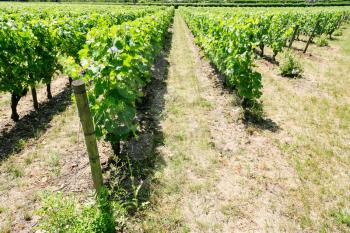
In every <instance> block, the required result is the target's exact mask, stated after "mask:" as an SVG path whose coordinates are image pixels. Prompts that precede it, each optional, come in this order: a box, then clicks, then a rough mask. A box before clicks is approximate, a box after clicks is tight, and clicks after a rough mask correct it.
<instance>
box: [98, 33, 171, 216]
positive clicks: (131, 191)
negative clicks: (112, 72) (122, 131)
mask: <svg viewBox="0 0 350 233" xmlns="http://www.w3.org/2000/svg"><path fill="white" fill-rule="evenodd" d="M171 40H172V32H171V31H169V32H168V33H167V35H166V37H165V43H164V47H163V51H162V52H161V54H160V55H159V56H158V57H157V58H156V60H155V65H154V67H153V71H152V76H153V79H152V81H151V83H150V84H149V85H147V88H146V89H145V90H144V93H145V96H144V98H143V100H142V103H140V104H139V107H138V112H137V121H138V122H139V124H140V127H139V131H138V132H137V137H133V138H131V139H130V140H129V141H127V142H123V143H122V149H121V153H120V155H119V156H118V158H114V161H113V160H110V161H109V162H108V164H106V165H104V169H103V170H104V173H105V175H106V177H107V180H106V183H107V187H108V189H109V190H110V191H111V197H110V198H112V199H115V200H120V201H121V202H122V203H123V206H124V207H126V209H127V210H128V212H129V214H134V213H135V212H136V211H137V210H138V209H139V208H140V207H141V206H142V203H146V202H147V201H148V200H149V197H150V193H151V191H152V189H151V185H152V184H154V180H152V177H153V174H154V173H155V171H157V170H159V169H162V167H164V166H165V162H164V160H163V158H162V156H161V155H160V154H159V152H158V148H159V147H160V146H162V145H163V143H164V136H163V133H162V129H161V125H160V120H161V118H162V113H163V110H164V105H165V99H164V96H165V94H166V93H167V85H166V78H167V76H168V67H169V62H168V60H167V59H168V54H169V53H170V49H171Z"/></svg>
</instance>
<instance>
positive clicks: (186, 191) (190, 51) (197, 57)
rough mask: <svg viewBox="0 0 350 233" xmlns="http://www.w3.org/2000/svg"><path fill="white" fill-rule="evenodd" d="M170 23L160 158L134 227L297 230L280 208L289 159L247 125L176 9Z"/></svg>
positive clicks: (291, 180) (292, 177)
mask: <svg viewBox="0 0 350 233" xmlns="http://www.w3.org/2000/svg"><path fill="white" fill-rule="evenodd" d="M173 28H174V31H173V39H172V49H171V52H170V57H169V62H170V66H169V75H168V79H167V89H168V93H167V94H166V96H165V113H164V116H163V119H162V121H161V125H162V131H163V133H164V145H163V146H162V147H161V148H159V151H160V153H161V154H162V156H163V157H164V160H165V163H166V165H165V168H164V170H163V171H161V173H160V174H156V177H155V179H157V180H158V182H157V184H156V187H155V188H154V190H155V191H154V194H153V197H152V200H151V202H153V204H152V205H155V206H156V207H154V208H153V209H152V210H147V211H145V213H143V214H144V216H143V218H144V220H143V221H142V223H139V225H138V226H137V227H138V230H139V229H140V228H142V230H143V231H146V232H159V231H164V232H181V231H185V232H187V231H190V232H263V231H269V232H271V231H275V232H280V231H283V230H284V231H293V230H294V231H297V230H298V228H297V227H296V226H295V225H294V224H293V216H288V211H287V210H286V208H285V207H286V206H287V205H286V203H288V204H291V201H290V200H289V201H288V202H286V201H285V200H286V199H288V193H291V192H292V191H293V190H294V189H295V187H296V186H297V184H296V174H295V172H294V170H293V168H292V166H291V165H290V164H289V163H288V160H287V159H286V158H285V157H284V155H283V154H281V153H280V151H279V150H278V149H277V148H275V146H273V144H272V142H269V141H268V140H267V138H265V137H264V136H263V134H264V132H263V131H258V132H257V131H255V132H251V131H250V130H247V128H246V126H245V125H244V124H243V123H242V120H241V109H240V107H239V106H238V105H236V104H235V100H234V99H235V98H234V96H233V95H232V94H230V93H228V92H227V91H225V90H224V88H223V87H222V85H221V83H220V82H219V81H218V80H219V78H218V76H217V75H216V74H215V71H214V70H213V69H212V67H211V66H210V64H209V63H208V61H207V60H205V59H204V58H203V57H202V56H201V53H200V50H199V49H198V47H197V46H196V45H195V44H194V39H193V37H192V35H191V33H190V31H189V29H188V28H187V26H186V24H185V22H184V21H183V19H182V18H181V16H180V15H179V13H176V15H175V20H174V27H173ZM295 205H296V206H295V208H297V204H296V203H295Z"/></svg>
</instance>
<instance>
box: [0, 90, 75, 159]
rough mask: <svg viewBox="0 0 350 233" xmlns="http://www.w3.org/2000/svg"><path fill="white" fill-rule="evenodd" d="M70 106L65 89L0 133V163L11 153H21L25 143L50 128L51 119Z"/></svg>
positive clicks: (69, 96) (69, 95) (69, 91)
mask: <svg viewBox="0 0 350 233" xmlns="http://www.w3.org/2000/svg"><path fill="white" fill-rule="evenodd" d="M70 104H71V90H70V88H68V87H66V88H65V89H63V91H61V92H60V93H59V94H57V95H55V96H54V97H53V98H52V99H51V100H49V101H47V102H45V103H42V104H40V105H39V110H38V111H34V110H33V111H31V112H29V113H28V114H27V115H26V116H24V117H23V118H21V119H20V121H18V122H17V123H16V124H15V125H14V126H13V127H12V128H11V129H10V130H8V131H6V129H4V130H2V131H1V132H0V162H1V161H2V160H4V159H6V158H8V157H9V156H10V155H11V154H13V153H18V152H20V151H22V149H23V145H24V144H25V142H26V141H28V140H29V139H32V138H37V137H39V136H40V135H42V134H43V132H44V131H46V130H47V129H48V128H50V124H49V123H50V122H51V120H52V118H53V117H54V116H55V115H57V114H59V113H61V112H63V111H65V109H66V108H67V107H68V106H69V105H70Z"/></svg>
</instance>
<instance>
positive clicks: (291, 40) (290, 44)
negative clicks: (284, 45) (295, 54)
mask: <svg viewBox="0 0 350 233" xmlns="http://www.w3.org/2000/svg"><path fill="white" fill-rule="evenodd" d="M298 30H299V25H296V26H295V28H294V32H293V35H292V38H291V39H290V41H289V45H288V48H291V47H292V45H293V42H294V40H295V37H296V36H297V32H298Z"/></svg>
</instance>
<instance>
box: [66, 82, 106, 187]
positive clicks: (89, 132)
mask: <svg viewBox="0 0 350 233" xmlns="http://www.w3.org/2000/svg"><path fill="white" fill-rule="evenodd" d="M72 86H73V91H74V95H75V98H76V102H77V106H78V112H79V118H80V122H81V125H82V128H83V131H84V138H85V144H86V148H87V152H88V155H89V161H90V168H91V174H92V179H93V181H94V187H95V189H96V191H97V193H99V191H100V190H101V188H102V187H103V179H102V169H101V163H100V156H99V154H98V149H97V142H96V136H95V127H94V124H93V121H92V116H91V112H90V108H89V103H88V99H87V95H86V89H85V84H84V82H83V81H82V80H75V81H73V83H72Z"/></svg>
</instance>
